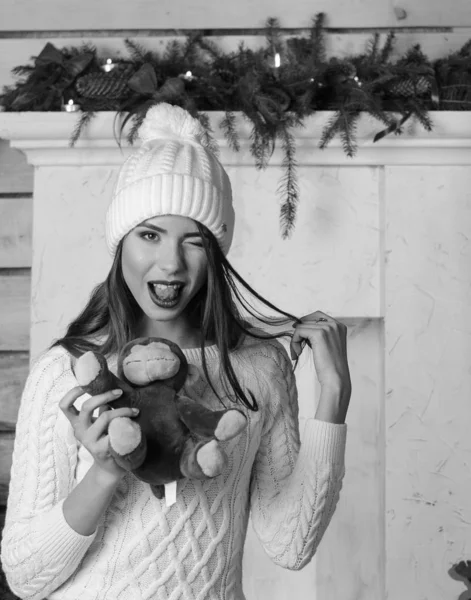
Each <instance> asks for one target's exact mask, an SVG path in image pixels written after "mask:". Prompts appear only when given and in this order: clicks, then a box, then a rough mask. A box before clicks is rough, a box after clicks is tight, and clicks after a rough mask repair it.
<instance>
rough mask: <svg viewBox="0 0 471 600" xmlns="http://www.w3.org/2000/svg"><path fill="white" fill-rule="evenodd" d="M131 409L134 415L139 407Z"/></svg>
mask: <svg viewBox="0 0 471 600" xmlns="http://www.w3.org/2000/svg"><path fill="white" fill-rule="evenodd" d="M131 410H132V412H133V413H134V414H135V415H137V413H138V412H139V409H138V408H132V409H131Z"/></svg>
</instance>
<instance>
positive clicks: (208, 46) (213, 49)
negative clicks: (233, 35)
mask: <svg viewBox="0 0 471 600" xmlns="http://www.w3.org/2000/svg"><path fill="white" fill-rule="evenodd" d="M197 43H198V45H199V47H200V48H201V49H202V50H205V51H206V52H207V53H208V54H209V55H210V56H211V58H212V59H213V60H221V59H222V58H223V54H222V52H221V50H220V49H219V48H218V47H217V45H216V44H215V43H214V42H213V41H212V40H209V39H208V38H204V37H201V38H200V39H199V40H198V42H197Z"/></svg>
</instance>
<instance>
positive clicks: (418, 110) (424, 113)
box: [408, 98, 433, 131]
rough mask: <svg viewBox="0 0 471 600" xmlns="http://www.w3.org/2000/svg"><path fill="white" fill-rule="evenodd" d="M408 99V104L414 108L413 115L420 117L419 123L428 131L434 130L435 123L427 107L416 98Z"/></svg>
mask: <svg viewBox="0 0 471 600" xmlns="http://www.w3.org/2000/svg"><path fill="white" fill-rule="evenodd" d="M408 100H409V101H408V106H409V108H410V109H411V110H412V112H413V116H415V117H416V118H417V119H418V121H419V123H420V124H421V125H422V127H423V128H424V129H425V130H426V131H432V129H433V123H432V119H431V118H430V116H429V114H428V110H427V108H426V107H425V106H423V105H422V104H420V103H419V102H417V100H415V99H414V98H409V99H408Z"/></svg>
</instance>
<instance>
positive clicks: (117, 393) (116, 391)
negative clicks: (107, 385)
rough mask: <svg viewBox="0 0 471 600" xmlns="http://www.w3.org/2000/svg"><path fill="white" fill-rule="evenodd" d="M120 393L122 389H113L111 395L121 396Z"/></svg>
mask: <svg viewBox="0 0 471 600" xmlns="http://www.w3.org/2000/svg"><path fill="white" fill-rule="evenodd" d="M122 393H123V390H113V392H112V394H113V396H121V394H122Z"/></svg>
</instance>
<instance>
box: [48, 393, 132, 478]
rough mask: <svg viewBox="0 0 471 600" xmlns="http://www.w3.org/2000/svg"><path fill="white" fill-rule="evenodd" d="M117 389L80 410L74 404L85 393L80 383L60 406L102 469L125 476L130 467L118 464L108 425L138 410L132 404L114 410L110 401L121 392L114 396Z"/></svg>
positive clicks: (96, 397)
mask: <svg viewBox="0 0 471 600" xmlns="http://www.w3.org/2000/svg"><path fill="white" fill-rule="evenodd" d="M113 391H114V390H112V391H109V392H105V393H104V394H98V395H97V396H92V397H91V398H89V399H88V400H86V401H85V402H84V403H83V404H82V408H81V410H80V411H78V410H77V409H76V408H75V406H73V404H74V402H75V401H76V400H77V399H78V398H80V396H83V394H84V393H85V392H84V391H83V389H82V388H81V387H80V386H77V387H74V388H72V389H71V390H70V392H67V394H66V395H65V396H64V397H63V398H62V400H61V401H60V402H59V408H60V409H61V410H62V412H63V413H64V415H65V416H66V417H67V419H68V420H69V421H70V424H71V425H72V428H73V430H74V435H75V437H76V438H77V440H78V441H79V442H80V443H81V444H82V445H83V446H84V447H85V448H86V449H87V450H88V451H89V452H90V454H91V455H92V456H93V459H94V461H95V464H96V466H97V467H98V468H99V469H100V471H103V474H106V475H111V476H112V477H116V478H117V479H121V477H122V476H123V475H124V474H125V473H126V470H125V469H123V468H122V467H120V466H119V465H118V463H117V462H116V461H115V459H114V458H113V456H112V455H111V453H110V443H109V439H110V438H109V435H108V426H109V424H110V422H111V420H112V419H116V418H117V417H136V416H137V412H138V411H137V412H136V411H135V409H133V408H128V407H126V408H117V409H115V410H111V408H110V407H109V406H108V403H109V402H112V401H113V400H116V399H117V398H119V396H120V395H121V394H119V395H114V394H113ZM119 391H121V390H119ZM97 408H98V409H100V410H99V416H98V417H96V418H95V417H93V416H92V414H93V412H94V411H95V410H96V409H97Z"/></svg>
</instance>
